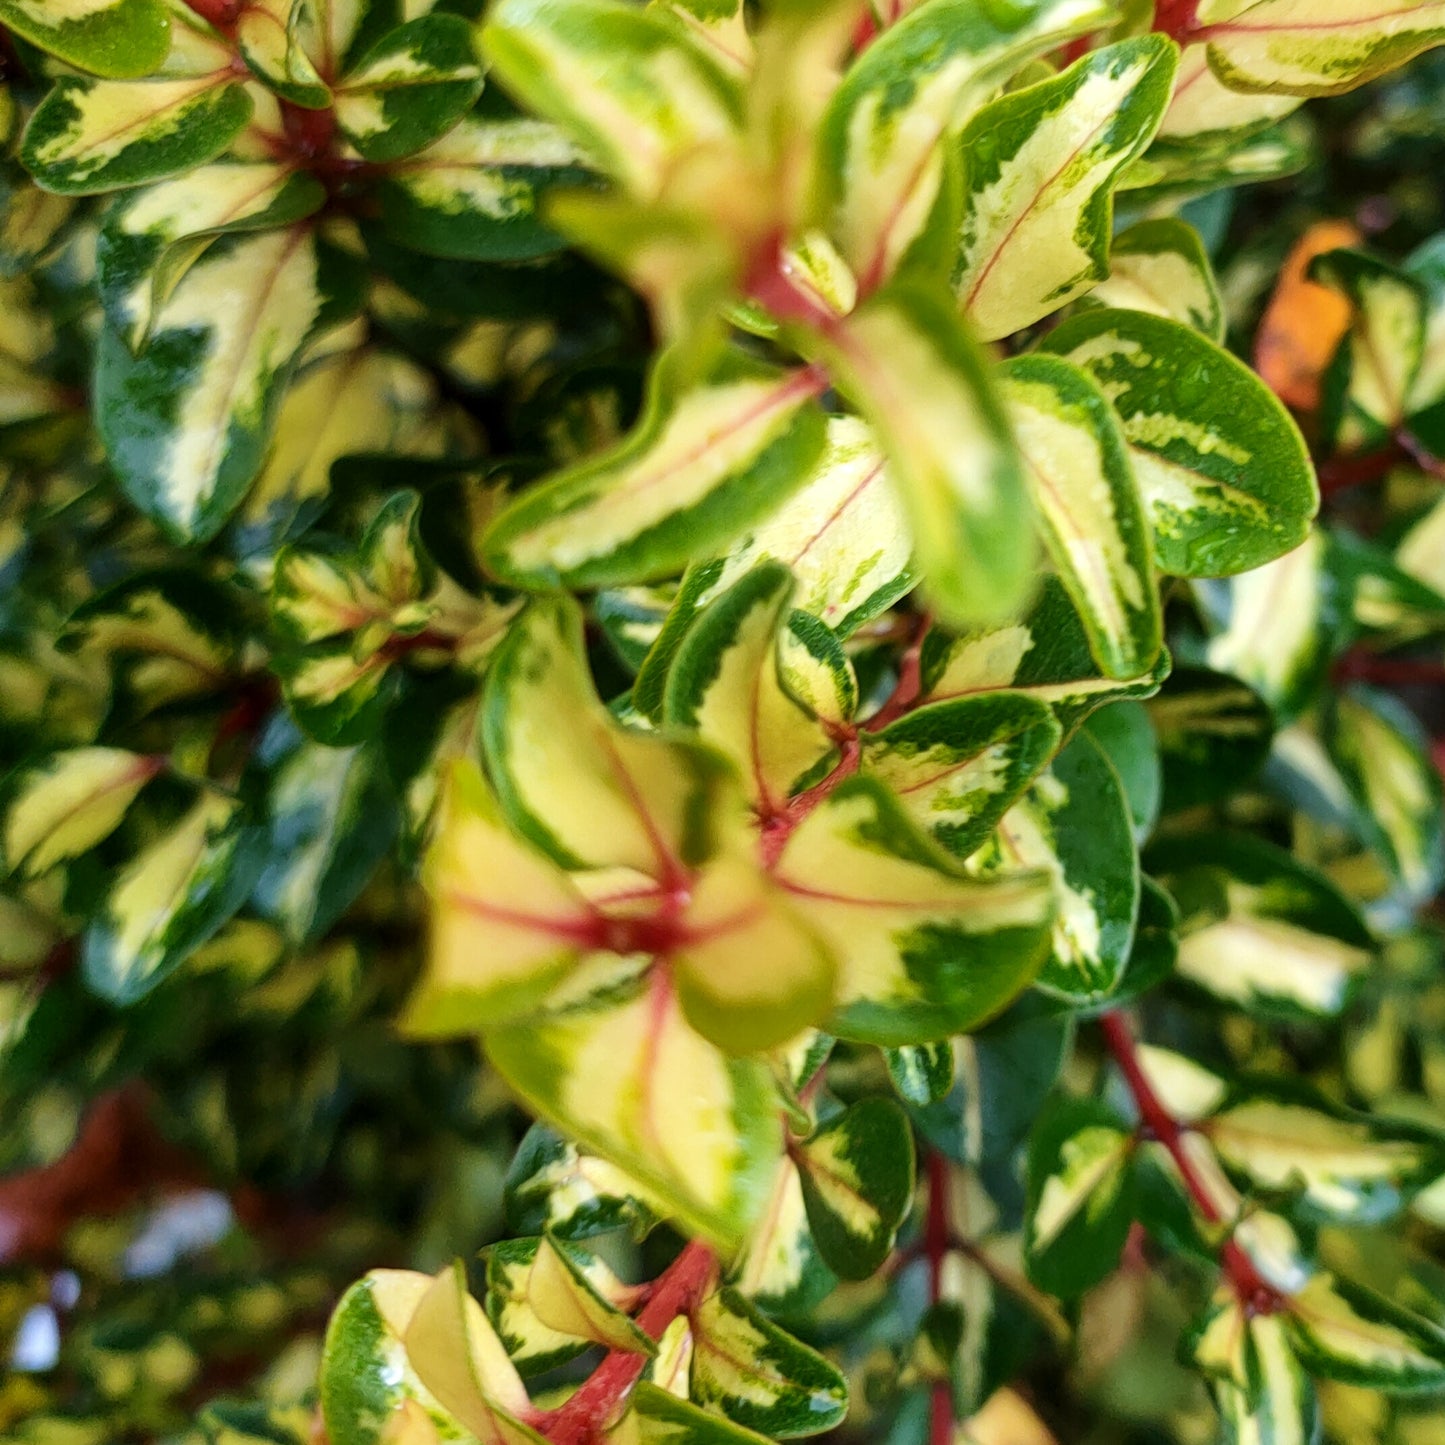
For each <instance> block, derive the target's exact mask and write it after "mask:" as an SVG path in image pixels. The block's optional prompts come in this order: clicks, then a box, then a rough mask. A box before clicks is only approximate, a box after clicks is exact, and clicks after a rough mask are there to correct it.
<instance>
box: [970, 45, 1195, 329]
mask: <svg viewBox="0 0 1445 1445" xmlns="http://www.w3.org/2000/svg"><path fill="white" fill-rule="evenodd" d="M1177 55H1178V50H1177V48H1176V47H1175V46H1174V44H1173V43H1172V42H1171V41H1169V40H1166V39H1165V38H1164V37H1163V36H1161V35H1144V36H1138V37H1135V38H1133V39H1130V40H1121V41H1119V42H1118V43H1117V44H1114V45H1106V46H1104V47H1103V48H1101V49H1099V50H1094V51H1091V52H1090V53H1089V54H1088V55H1085V56H1084V57H1082V58H1081V59H1079V60H1077V61H1075V62H1074V64H1073V65H1071V66H1070V67H1069V68H1068V69H1067V70H1066V71H1064V72H1063V74H1061V75H1059V76H1056V77H1054V78H1053V79H1050V80H1045V81H1041V82H1040V83H1039V84H1038V85H1032V86H1029V87H1027V88H1026V89H1024V90H1019V91H1015V92H1013V93H1011V94H1009V95H1005V96H1003V97H1001V98H1000V99H998V100H996V101H994V102H992V104H990V105H988V106H986V107H985V108H984V109H983V110H981V111H980V112H979V113H978V114H977V115H976V116H974V118H973V119H972V120H971V121H970V122H969V123H968V125H967V126H966V127H965V128H964V130H963V132H962V134H961V135H960V136H959V138H958V140H957V141H956V142H953V143H954V144H956V145H957V146H958V148H959V155H960V157H961V158H962V183H963V195H964V204H963V221H962V226H961V229H960V233H959V248H958V259H957V261H956V262H955V265H954V269H953V286H954V291H955V293H956V294H957V296H958V302H959V305H960V306H961V307H962V309H963V313H964V315H965V316H967V317H968V318H969V320H970V321H972V322H973V323H974V325H975V326H976V327H977V328H978V331H979V333H980V335H981V336H983V338H984V339H985V340H994V339H996V338H998V337H1001V336H1007V335H1009V334H1010V333H1012V332H1015V331H1018V330H1021V329H1022V328H1023V327H1025V326H1029V325H1031V324H1032V323H1033V322H1035V321H1037V320H1039V319H1040V318H1041V317H1043V316H1047V315H1048V314H1049V313H1050V312H1051V311H1057V310H1058V309H1059V307H1061V306H1063V305H1066V304H1067V303H1068V302H1070V301H1072V300H1073V299H1074V298H1075V297H1077V296H1079V295H1081V294H1082V293H1083V292H1085V291H1087V290H1088V289H1089V288H1090V287H1091V286H1092V285H1093V284H1094V283H1095V282H1098V281H1102V280H1103V279H1104V278H1105V277H1106V276H1107V275H1108V274H1109V266H1108V257H1109V236H1110V234H1111V232H1112V230H1113V209H1114V206H1113V188H1114V185H1115V183H1116V182H1117V180H1118V177H1119V175H1120V173H1121V172H1122V171H1123V169H1124V168H1125V167H1126V166H1127V165H1128V164H1129V162H1130V161H1132V160H1134V159H1135V158H1136V157H1137V156H1139V155H1141V154H1142V153H1143V151H1144V148H1145V147H1146V146H1147V145H1148V144H1149V141H1150V139H1151V138H1152V136H1153V134H1154V130H1155V127H1156V126H1157V125H1158V124H1159V118H1160V117H1161V116H1162V115H1163V113H1164V107H1165V106H1166V105H1167V104H1168V101H1169V93H1170V86H1171V84H1172V82H1173V79H1174V63H1175V59H1176V57H1177Z"/></svg>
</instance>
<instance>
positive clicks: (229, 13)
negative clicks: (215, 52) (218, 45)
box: [186, 0, 241, 30]
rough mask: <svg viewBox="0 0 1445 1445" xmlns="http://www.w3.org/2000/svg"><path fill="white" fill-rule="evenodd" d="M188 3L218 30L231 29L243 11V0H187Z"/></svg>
mask: <svg viewBox="0 0 1445 1445" xmlns="http://www.w3.org/2000/svg"><path fill="white" fill-rule="evenodd" d="M186 4H187V5H188V6H189V7H190V8H191V9H192V10H194V11H195V12H196V14H197V15H199V16H200V17H201V19H202V20H206V21H209V22H210V23H211V24H212V25H214V26H215V27H216V29H218V30H229V29H230V28H231V26H233V25H234V24H235V23H236V17H237V16H238V15H239V14H240V13H241V0H186Z"/></svg>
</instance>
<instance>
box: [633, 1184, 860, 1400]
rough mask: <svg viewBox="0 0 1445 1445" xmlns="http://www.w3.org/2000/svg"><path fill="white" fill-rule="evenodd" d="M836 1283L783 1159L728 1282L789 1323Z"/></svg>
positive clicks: (823, 1295) (800, 1187)
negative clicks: (815, 1238)
mask: <svg viewBox="0 0 1445 1445" xmlns="http://www.w3.org/2000/svg"><path fill="white" fill-rule="evenodd" d="M837 1282H838V1281H837V1277H836V1276H835V1275H834V1274H833V1272H832V1271H831V1270H830V1269H829V1268H828V1267H827V1265H826V1264H824V1263H823V1259H822V1256H821V1255H820V1254H819V1252H818V1245H817V1243H816V1242H815V1241H814V1238H813V1231H812V1230H811V1229H810V1228H809V1227H808V1211H807V1206H806V1204H805V1203H804V1199H803V1184H802V1180H801V1179H800V1178H799V1174H798V1166H797V1165H796V1164H795V1163H794V1162H793V1161H792V1159H784V1160H783V1161H782V1162H781V1163H780V1164H779V1166H778V1171H777V1174H776V1175H775V1176H774V1179H773V1187H772V1192H771V1194H770V1195H769V1198H768V1203H767V1206H766V1207H765V1208H764V1210H763V1212H762V1215H761V1217H760V1222H759V1224H758V1227H757V1228H756V1229H755V1230H754V1231H753V1234H752V1236H751V1237H750V1238H749V1240H748V1245H747V1249H746V1251H745V1252H744V1254H743V1256H742V1259H741V1260H740V1261H739V1263H738V1266H737V1269H736V1270H735V1271H734V1273H733V1275H732V1277H731V1283H732V1284H733V1285H734V1286H735V1287H736V1288H737V1289H738V1290H739V1291H740V1292H741V1293H742V1294H744V1295H746V1296H747V1297H748V1298H749V1299H750V1300H753V1301H754V1302H755V1303H756V1304H757V1305H758V1306H759V1307H760V1308H761V1309H763V1310H766V1311H767V1313H768V1314H770V1315H772V1316H774V1317H775V1318H776V1317H781V1318H784V1319H791V1318H795V1317H796V1316H798V1315H799V1314H801V1313H802V1312H803V1311H805V1310H809V1309H813V1308H814V1307H816V1306H817V1305H818V1304H819V1303H820V1302H821V1301H822V1300H823V1299H824V1298H825V1297H826V1296H827V1295H828V1294H829V1292H830V1291H831V1290H832V1289H833V1288H834V1286H835V1285H836V1284H837ZM654 1378H656V1371H654Z"/></svg>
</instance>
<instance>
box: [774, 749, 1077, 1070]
mask: <svg viewBox="0 0 1445 1445" xmlns="http://www.w3.org/2000/svg"><path fill="white" fill-rule="evenodd" d="M776 872H777V877H778V880H779V882H780V883H781V884H782V886H783V888H784V889H786V890H787V892H788V894H789V895H790V898H791V901H792V903H793V905H794V907H795V908H796V909H797V911H798V912H799V913H800V914H801V915H802V917H803V918H804V920H805V921H806V922H808V923H809V924H810V925H811V926H812V927H813V928H815V929H816V930H817V931H818V932H819V933H821V934H822V936H823V937H824V938H825V939H826V940H827V941H828V942H829V943H830V944H831V945H832V946H833V949H834V951H835V953H836V954H837V956H838V958H839V961H840V965H841V976H840V979H839V1003H840V1007H839V1010H838V1012H837V1014H836V1015H835V1016H834V1017H833V1019H832V1020H831V1022H830V1023H829V1024H828V1029H829V1031H830V1032H832V1033H835V1034H838V1035H840V1036H842V1037H846V1038H855V1039H862V1040H865V1041H868V1042H872V1043H881V1044H889V1045H897V1044H912V1043H923V1042H928V1041H930V1040H933V1039H940V1038H944V1037H946V1036H947V1035H949V1034H952V1033H958V1032H961V1031H962V1030H965V1029H968V1028H972V1027H974V1026H975V1025H977V1024H979V1023H981V1022H982V1021H983V1020H984V1019H986V1018H988V1017H989V1016H990V1015H992V1014H994V1013H997V1012H998V1010H999V1009H1001V1008H1002V1007H1003V1006H1004V1004H1005V1003H1007V1002H1008V1001H1009V999H1011V998H1012V997H1013V996H1014V995H1015V994H1016V993H1018V992H1019V991H1020V990H1021V989H1022V988H1023V987H1025V986H1026V985H1027V984H1028V983H1029V982H1030V981H1031V980H1032V979H1033V977H1034V974H1035V973H1036V971H1037V969H1038V967H1039V965H1040V964H1041V963H1042V961H1043V957H1044V954H1045V953H1046V952H1047V946H1048V936H1049V927H1050V924H1051V922H1052V919H1053V897H1052V893H1051V890H1050V888H1049V885H1048V880H1047V877H1046V876H1045V875H1041V874H1020V875H1018V876H1015V877H1011V878H1008V879H1005V880H998V881H991V880H979V879H973V878H969V877H965V876H963V875H962V873H961V872H960V871H959V870H958V869H957V867H956V865H955V864H954V863H953V861H952V860H951V859H950V858H949V857H948V855H947V854H945V853H943V852H942V851H941V850H940V849H938V848H937V847H936V845H934V844H933V843H932V842H931V841H930V840H929V839H928V838H927V837H926V836H925V835H923V834H922V833H920V832H919V830H918V829H917V827H916V825H915V824H914V823H913V822H912V820H911V819H910V818H909V817H908V815H907V814H906V813H904V811H903V809H902V807H901V805H900V804H899V803H898V802H897V801H896V800H895V799H894V798H893V797H892V796H891V795H890V794H889V793H888V791H887V790H886V789H885V788H884V787H883V786H882V785H881V784H880V783H879V782H878V781H877V780H876V779H873V778H868V777H860V778H854V779H851V780H850V781H848V782H846V783H844V784H843V785H842V786H841V787H839V788H837V789H836V790H835V791H834V792H833V793H832V794H831V795H830V796H829V797H828V799H827V800H826V801H825V802H824V803H823V804H822V805H821V806H819V807H818V808H815V809H814V810H813V812H812V813H811V814H809V816H808V817H807V818H806V819H805V820H804V821H803V823H802V824H801V825H800V826H799V827H798V829H797V830H796V832H794V834H793V836H792V838H791V839H790V841H789V843H788V846H787V848H786V850H785V851H784V853H783V856H782V859H781V860H780V862H779V864H778V867H777V870H776Z"/></svg>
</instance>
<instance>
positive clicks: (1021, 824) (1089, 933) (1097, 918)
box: [991, 734, 1139, 1003]
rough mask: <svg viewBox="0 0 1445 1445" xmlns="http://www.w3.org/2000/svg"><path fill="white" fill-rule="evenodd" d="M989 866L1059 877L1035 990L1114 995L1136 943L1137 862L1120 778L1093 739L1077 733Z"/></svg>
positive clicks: (1092, 998)
mask: <svg viewBox="0 0 1445 1445" xmlns="http://www.w3.org/2000/svg"><path fill="white" fill-rule="evenodd" d="M991 863H992V866H993V867H994V868H996V869H997V870H999V871H1001V872H1002V873H1003V874H1004V875H1007V874H1009V873H1011V872H1012V871H1014V870H1016V869H1027V870H1042V871H1045V872H1047V873H1048V874H1049V875H1051V876H1052V878H1053V886H1054V893H1055V896H1056V898H1057V900H1058V916H1057V918H1056V919H1055V921H1054V927H1053V949H1052V956H1051V957H1050V959H1049V961H1048V962H1047V963H1046V964H1045V965H1044V968H1043V972H1042V973H1041V974H1040V975H1039V979H1038V985H1039V987H1040V988H1042V989H1044V990H1045V991H1046V992H1048V993H1052V994H1055V995H1056V996H1058V997H1061V998H1066V999H1068V1000H1070V1001H1071V1002H1075V1003H1093V1002H1098V1001H1099V1000H1100V999H1102V998H1105V997H1107V996H1108V995H1109V994H1111V993H1112V992H1113V991H1114V990H1115V989H1116V988H1117V987H1118V984H1119V980H1120V978H1121V977H1122V976H1123V973H1124V967H1125V965H1126V963H1127V962H1128V958H1129V949H1130V945H1131V944H1132V942H1133V938H1134V920H1135V918H1136V917H1137V915H1138V911H1139V856H1138V853H1137V851H1136V849H1135V845H1134V835H1133V827H1132V820H1131V819H1130V817H1129V812H1128V805H1127V804H1126V802H1125V800H1124V792H1123V788H1122V787H1121V786H1120V783H1119V778H1118V775H1117V774H1116V773H1115V772H1114V769H1113V768H1112V767H1111V766H1110V764H1109V760H1108V758H1107V757H1106V756H1105V755H1104V752H1103V750H1102V749H1101V748H1100V747H1099V745H1098V744H1097V743H1096V742H1095V741H1094V740H1093V738H1092V737H1090V736H1088V735H1087V734H1080V735H1079V736H1077V737H1075V738H1074V740H1073V741H1072V742H1071V743H1070V744H1069V745H1068V747H1066V748H1065V749H1064V750H1063V752H1061V753H1060V754H1059V755H1058V757H1056V758H1055V759H1054V761H1053V763H1052V764H1051V766H1050V768H1049V771H1048V772H1047V773H1045V774H1044V776H1043V777H1041V778H1040V779H1039V780H1038V781H1037V782H1036V783H1035V784H1034V785H1033V787H1032V788H1030V789H1029V791H1028V793H1027V795H1026V796H1025V797H1024V799H1023V800H1022V801H1021V802H1020V803H1018V804H1017V805H1016V806H1015V807H1014V808H1012V809H1011V810H1010V811H1009V812H1008V813H1007V814H1005V816H1004V818H1003V820H1002V821H1001V822H1000V824H999V827H998V834H997V839H996V842H995V845H994V849H993V856H992V858H991Z"/></svg>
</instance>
